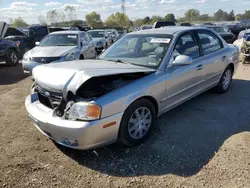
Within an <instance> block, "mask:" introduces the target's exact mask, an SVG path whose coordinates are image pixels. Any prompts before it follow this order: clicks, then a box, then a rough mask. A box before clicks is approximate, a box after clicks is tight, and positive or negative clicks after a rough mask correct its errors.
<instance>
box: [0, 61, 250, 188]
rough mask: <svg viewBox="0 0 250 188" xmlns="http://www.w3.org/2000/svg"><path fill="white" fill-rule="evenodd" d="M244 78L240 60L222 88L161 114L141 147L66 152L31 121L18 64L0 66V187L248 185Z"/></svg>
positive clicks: (25, 80) (246, 72)
mask: <svg viewBox="0 0 250 188" xmlns="http://www.w3.org/2000/svg"><path fill="white" fill-rule="evenodd" d="M249 81H250V66H249V67H248V66H243V65H241V66H240V67H239V69H238V72H237V74H236V75H235V76H234V81H233V85H232V88H231V89H230V91H229V92H228V93H226V94H224V95H217V94H214V93H212V92H207V93H204V94H202V95H200V96H198V97H196V98H195V99H193V100H191V101H189V102H187V103H185V104H183V105H181V106H180V107H178V108H176V109H174V110H172V111H171V112H169V113H167V114H166V115H163V116H162V117H160V118H159V119H158V123H157V126H156V128H155V130H154V131H153V132H154V134H153V135H152V136H151V137H150V139H149V140H148V141H147V142H146V143H144V144H143V145H141V146H138V147H134V148H130V149H126V148H120V147H119V146H117V145H112V146H108V147H104V148H100V149H96V150H94V151H73V150H69V149H65V148H63V147H58V146H56V145H54V144H53V142H51V141H50V140H49V139H47V138H46V137H44V136H43V135H42V134H41V133H40V132H39V131H38V130H36V128H35V127H34V126H33V125H32V123H31V121H30V119H29V118H28V116H27V113H26V110H25V107H24V98H25V97H26V96H27V95H28V93H29V89H30V86H31V83H32V82H31V78H30V77H25V76H24V75H23V73H22V69H21V66H17V67H6V66H5V65H0V130H1V131H0V151H1V152H0V187H15V188H16V187H36V188H37V187H60V188H61V187H199V188H200V187H216V188H217V187H225V188H229V187H250V179H249V177H250V158H249V155H250V149H249V146H250V132H249V131H250V126H249V125H250V116H249V115H250V111H248V110H249V109H250V102H249V101H248V99H250V96H249V94H250V87H249V86H250V84H249Z"/></svg>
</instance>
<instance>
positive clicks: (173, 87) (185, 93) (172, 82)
mask: <svg viewBox="0 0 250 188" xmlns="http://www.w3.org/2000/svg"><path fill="white" fill-rule="evenodd" d="M178 55H187V56H189V57H191V58H192V59H193V62H192V64H190V65H185V66H170V67H169V68H167V71H166V89H167V91H166V93H167V95H166V98H165V99H166V109H168V108H171V107H172V106H174V105H177V104H178V103H180V102H182V101H184V100H186V99H188V98H190V97H192V96H194V95H195V94H197V93H199V92H201V91H202V90H204V88H205V87H204V82H205V77H204V74H205V73H204V65H203V60H204V59H203V57H201V54H200V49H199V46H198V43H197V39H196V37H195V35H194V33H192V32H188V33H185V34H183V35H182V36H180V38H179V39H178V40H177V42H176V44H175V48H174V51H173V53H172V58H171V60H170V61H171V62H172V61H174V59H175V57H177V56H178Z"/></svg>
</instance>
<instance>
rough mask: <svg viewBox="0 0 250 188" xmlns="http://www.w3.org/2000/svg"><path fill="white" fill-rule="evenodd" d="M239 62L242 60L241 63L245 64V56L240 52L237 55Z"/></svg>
mask: <svg viewBox="0 0 250 188" xmlns="http://www.w3.org/2000/svg"><path fill="white" fill-rule="evenodd" d="M239 62H242V64H245V62H246V56H245V55H243V54H242V53H240V55H239Z"/></svg>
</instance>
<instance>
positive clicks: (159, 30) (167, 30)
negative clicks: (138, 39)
mask: <svg viewBox="0 0 250 188" xmlns="http://www.w3.org/2000/svg"><path fill="white" fill-rule="evenodd" d="M199 29H202V30H206V28H204V27H190V26H166V27H161V28H157V29H148V30H139V31H134V32H132V33H129V34H169V35H173V34H175V33H177V32H181V31H191V30H199Z"/></svg>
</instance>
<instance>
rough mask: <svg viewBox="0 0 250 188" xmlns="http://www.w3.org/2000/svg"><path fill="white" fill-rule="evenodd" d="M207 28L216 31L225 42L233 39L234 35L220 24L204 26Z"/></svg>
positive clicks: (231, 41) (230, 41)
mask: <svg viewBox="0 0 250 188" xmlns="http://www.w3.org/2000/svg"><path fill="white" fill-rule="evenodd" d="M206 28H208V29H212V30H214V31H215V32H216V33H218V34H219V35H220V36H221V37H222V38H223V39H224V40H225V41H226V42H227V43H230V44H232V43H233V42H234V41H235V39H236V38H235V35H234V34H233V33H231V32H229V31H227V30H226V29H225V28H224V27H222V26H206Z"/></svg>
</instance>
